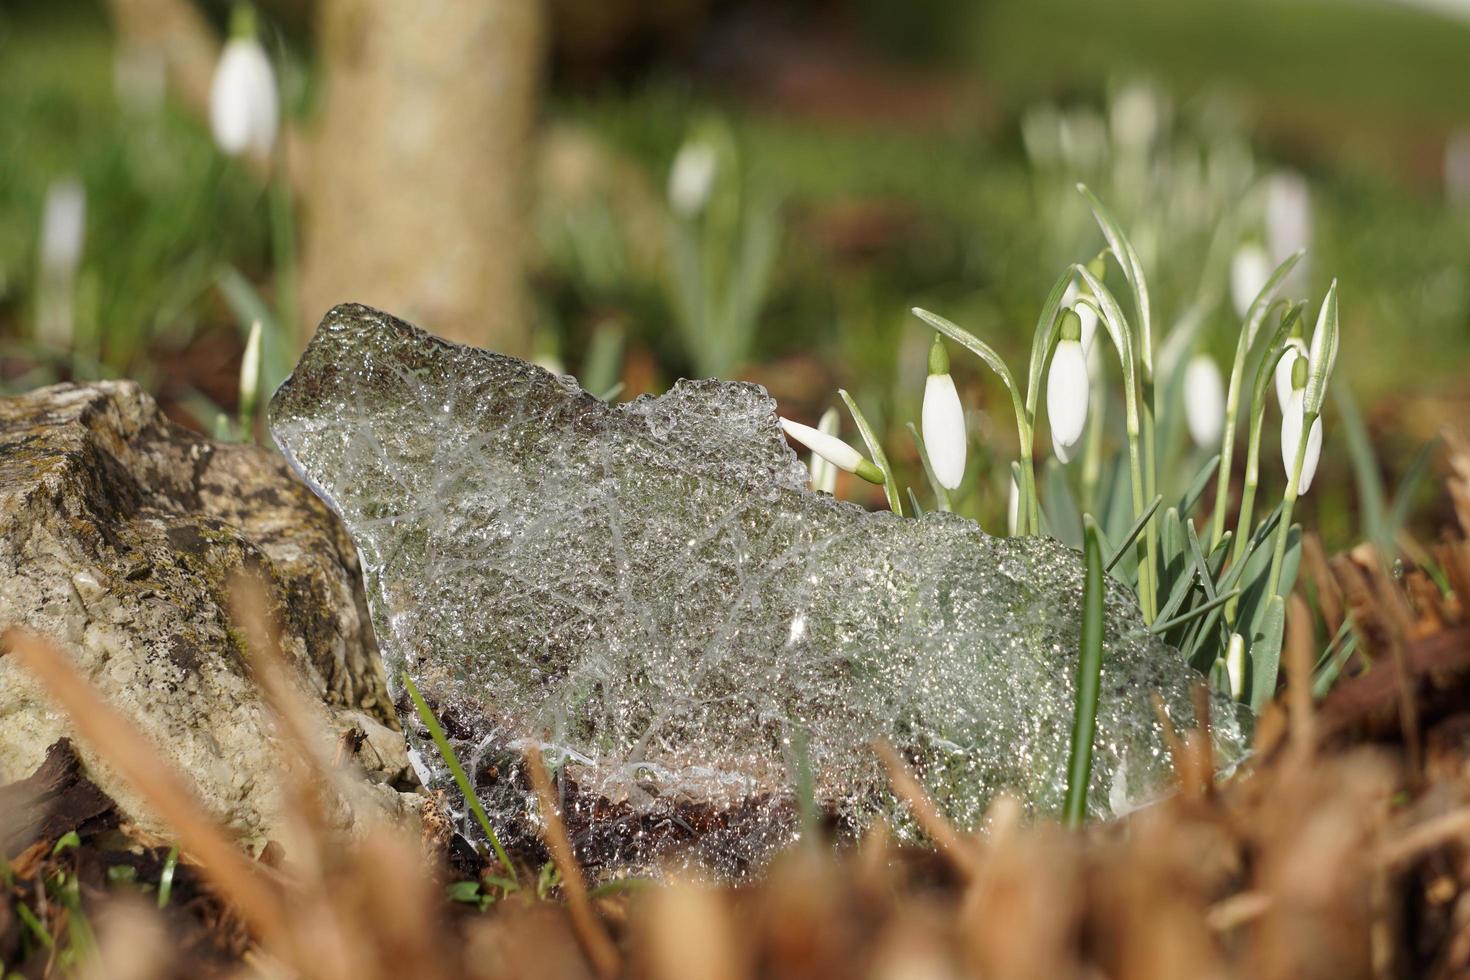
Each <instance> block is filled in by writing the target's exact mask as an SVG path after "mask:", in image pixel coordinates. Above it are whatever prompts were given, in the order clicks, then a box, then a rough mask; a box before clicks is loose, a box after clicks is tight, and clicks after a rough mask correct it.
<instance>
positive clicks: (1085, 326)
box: [1062, 279, 1097, 353]
mask: <svg viewBox="0 0 1470 980" xmlns="http://www.w3.org/2000/svg"><path fill="white" fill-rule="evenodd" d="M1081 295H1082V288H1081V287H1080V286H1078V285H1077V280H1076V279H1073V280H1072V281H1071V283H1069V284H1068V286H1067V291H1066V292H1065V293H1063V294H1062V305H1063V306H1068V307H1071V309H1072V312H1073V313H1076V314H1077V318H1078V319H1079V320H1081V321H1082V349H1083V350H1085V351H1087V352H1088V353H1091V352H1092V338H1093V337H1095V336H1097V311H1096V310H1094V309H1093V308H1092V307H1090V306H1088V305H1087V304H1086V303H1078V302H1077V300H1078V298H1079V297H1080V296H1081Z"/></svg>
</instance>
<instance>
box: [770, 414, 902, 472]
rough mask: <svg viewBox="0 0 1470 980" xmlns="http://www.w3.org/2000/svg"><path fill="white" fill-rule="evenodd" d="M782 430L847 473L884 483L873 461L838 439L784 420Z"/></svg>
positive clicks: (809, 427) (798, 423) (806, 426)
mask: <svg viewBox="0 0 1470 980" xmlns="http://www.w3.org/2000/svg"><path fill="white" fill-rule="evenodd" d="M780 421H781V428H782V429H783V430H785V432H786V434H787V435H788V436H790V437H791V438H793V439H795V440H796V441H797V442H799V443H801V444H802V445H803V446H805V447H806V448H808V449H810V450H811V451H812V452H814V453H816V454H817V455H818V456H820V457H822V458H823V459H825V460H826V461H827V462H829V463H831V464H832V465H833V466H835V467H837V468H838V469H839V470H842V471H843V472H845V473H856V474H857V475H858V476H860V477H862V478H863V479H864V480H867V481H868V482H869V483H880V484H881V483H882V482H883V471H882V470H880V469H878V467H877V466H875V465H874V464H873V462H872V460H869V459H866V458H865V457H864V456H863V455H862V453H859V452H858V451H857V450H856V449H854V448H852V447H851V446H849V445H848V444H847V443H845V442H843V441H842V440H841V439H838V438H837V437H836V436H829V435H828V434H827V433H825V432H822V431H820V430H819V429H813V428H812V427H811V426H809V425H802V424H801V423H800V422H793V421H791V420H790V419H787V418H783V419H781V420H780Z"/></svg>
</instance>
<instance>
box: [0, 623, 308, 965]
mask: <svg viewBox="0 0 1470 980" xmlns="http://www.w3.org/2000/svg"><path fill="white" fill-rule="evenodd" d="M0 646H3V650H4V652H5V653H6V654H8V655H9V656H12V657H14V658H15V659H16V660H17V661H18V662H19V663H20V665H21V666H22V667H24V668H25V669H26V670H28V671H29V672H30V673H31V674H33V675H34V676H35V677H36V678H37V679H38V680H40V681H41V683H42V684H43V685H44V686H45V688H46V690H47V691H48V692H50V694H51V696H52V697H53V698H55V699H56V701H57V702H58V703H59V704H60V705H61V707H62V708H63V709H65V711H66V713H67V715H68V717H69V718H70V720H71V724H72V726H73V727H74V728H75V729H76V732H77V734H78V735H79V736H81V738H82V739H83V740H85V741H86V742H87V744H89V745H90V746H91V747H92V749H93V751H95V752H97V753H98V754H99V755H101V756H102V757H103V758H104V759H106V760H107V761H108V762H109V763H110V764H111V765H112V766H113V767H114V768H115V769H117V771H118V772H119V773H120V774H121V775H122V777H123V778H124V779H125V780H127V782H128V784H129V785H130V786H132V787H133V789H134V790H136V791H137V792H138V793H139V794H140V795H141V796H142V797H143V798H144V799H145V800H147V802H148V806H149V807H150V808H152V810H153V811H154V813H155V814H157V816H158V818H159V819H160V820H162V821H163V822H164V823H166V824H167V825H168V826H169V827H171V828H173V830H174V832H175V833H176V834H178V839H179V844H180V845H181V847H182V848H183V850H184V851H185V852H187V853H188V854H190V855H191V856H192V857H193V858H194V859H195V860H197V861H198V862H199V870H200V873H201V874H203V875H204V876H205V877H206V878H208V879H209V881H210V883H211V884H212V885H213V886H214V887H215V888H216V889H217V890H218V891H219V892H220V894H221V895H223V896H225V897H226V898H228V899H229V900H230V901H231V902H233V903H234V904H235V906H236V907H237V908H238V909H239V911H240V914H241V915H242V916H243V917H244V918H245V921H247V922H249V923H250V925H251V927H252V928H253V929H254V930H255V933H256V935H257V936H259V937H260V938H261V939H263V940H265V941H267V942H269V941H271V940H274V939H280V938H282V937H284V936H285V934H286V929H285V922H284V920H283V919H282V916H281V909H280V896H279V895H278V894H277V893H276V891H275V889H274V888H273V887H272V886H271V885H270V884H269V883H268V882H266V881H265V880H264V879H263V878H262V877H261V876H260V874H259V873H258V872H257V870H256V869H255V867H254V866H253V865H252V864H251V863H250V862H249V861H248V860H247V859H246V858H245V856H244V855H243V854H242V853H241V852H240V850H239V848H238V847H236V845H235V842H234V841H232V840H230V839H229V838H228V837H226V836H225V834H224V833H223V832H222V831H221V830H220V829H219V827H218V826H217V825H216V823H215V821H214V820H213V819H212V818H211V817H210V816H209V814H208V813H207V812H206V811H205V809H204V807H203V805H202V804H201V803H200V802H199V801H198V800H197V799H196V798H195V796H194V794H193V793H192V792H191V791H190V790H189V789H188V788H187V786H186V784H185V783H184V782H183V781H182V780H181V779H180V777H179V776H178V775H177V774H176V773H174V772H173V771H172V770H171V769H169V768H168V766H166V765H163V764H161V763H160V761H159V754H158V750H157V749H156V748H155V747H154V746H153V745H152V744H151V743H149V741H148V739H147V738H145V737H144V736H143V735H142V733H141V732H139V731H138V729H137V728H136V727H134V725H133V724H132V723H131V722H130V721H128V720H127V719H126V718H124V717H123V716H122V715H121V714H119V713H118V712H117V711H116V710H115V709H114V708H113V707H112V706H111V705H109V704H107V703H106V702H105V701H103V700H102V698H100V697H99V696H98V695H97V692H96V690H95V689H94V688H93V687H92V685H91V684H90V683H89V682H88V681H87V679H86V678H85V677H83V676H82V675H81V673H80V672H79V671H78V670H77V669H76V667H74V666H73V665H72V662H71V658H70V657H69V656H67V654H66V652H65V651H63V650H62V649H61V648H60V647H58V646H56V644H54V643H52V642H50V641H49V640H45V639H42V638H41V637H38V636H36V635H35V634H33V633H30V632H28V631H26V630H22V629H17V628H11V629H9V630H6V631H5V634H4V637H3V639H0Z"/></svg>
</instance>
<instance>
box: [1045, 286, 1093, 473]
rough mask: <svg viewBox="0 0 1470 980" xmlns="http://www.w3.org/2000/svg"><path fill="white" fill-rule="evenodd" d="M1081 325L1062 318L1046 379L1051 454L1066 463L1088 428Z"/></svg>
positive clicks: (1070, 313) (1071, 315)
mask: <svg viewBox="0 0 1470 980" xmlns="http://www.w3.org/2000/svg"><path fill="white" fill-rule="evenodd" d="M1081 333H1082V324H1081V321H1080V320H1079V318H1078V316H1077V314H1076V313H1074V312H1073V311H1071V310H1068V311H1067V312H1066V313H1064V314H1062V339H1061V340H1060V341H1058V342H1057V348H1056V351H1055V352H1054V353H1053V354H1052V358H1051V370H1050V372H1049V373H1048V374H1047V378H1046V415H1047V419H1048V420H1049V421H1050V423H1051V445H1052V451H1053V452H1054V453H1056V457H1057V459H1059V460H1061V461H1062V462H1063V463H1069V462H1071V460H1072V455H1073V453H1074V452H1075V451H1076V449H1077V446H1078V445H1079V444H1080V443H1081V442H1082V433H1083V430H1085V429H1086V428H1087V405H1088V399H1089V395H1090V388H1089V382H1088V377H1087V353H1086V351H1084V350H1083V349H1082V340H1081Z"/></svg>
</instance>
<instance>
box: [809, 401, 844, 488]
mask: <svg viewBox="0 0 1470 980" xmlns="http://www.w3.org/2000/svg"><path fill="white" fill-rule="evenodd" d="M837 422H838V416H837V409H835V408H829V409H827V410H826V411H825V412H823V413H822V417H821V419H820V420H819V421H818V422H817V431H818V432H820V433H822V434H823V435H828V436H836V435H837ZM807 466H808V467H809V468H810V469H811V471H812V489H813V490H820V491H821V492H822V493H825V494H834V493H836V492H837V467H835V466H833V465H832V464H831V463H829V462H827V461H826V460H825V459H823V458H822V457H821V456H818V455H817V454H816V453H812V458H811V459H810V460H809V461H808V462H807Z"/></svg>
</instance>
